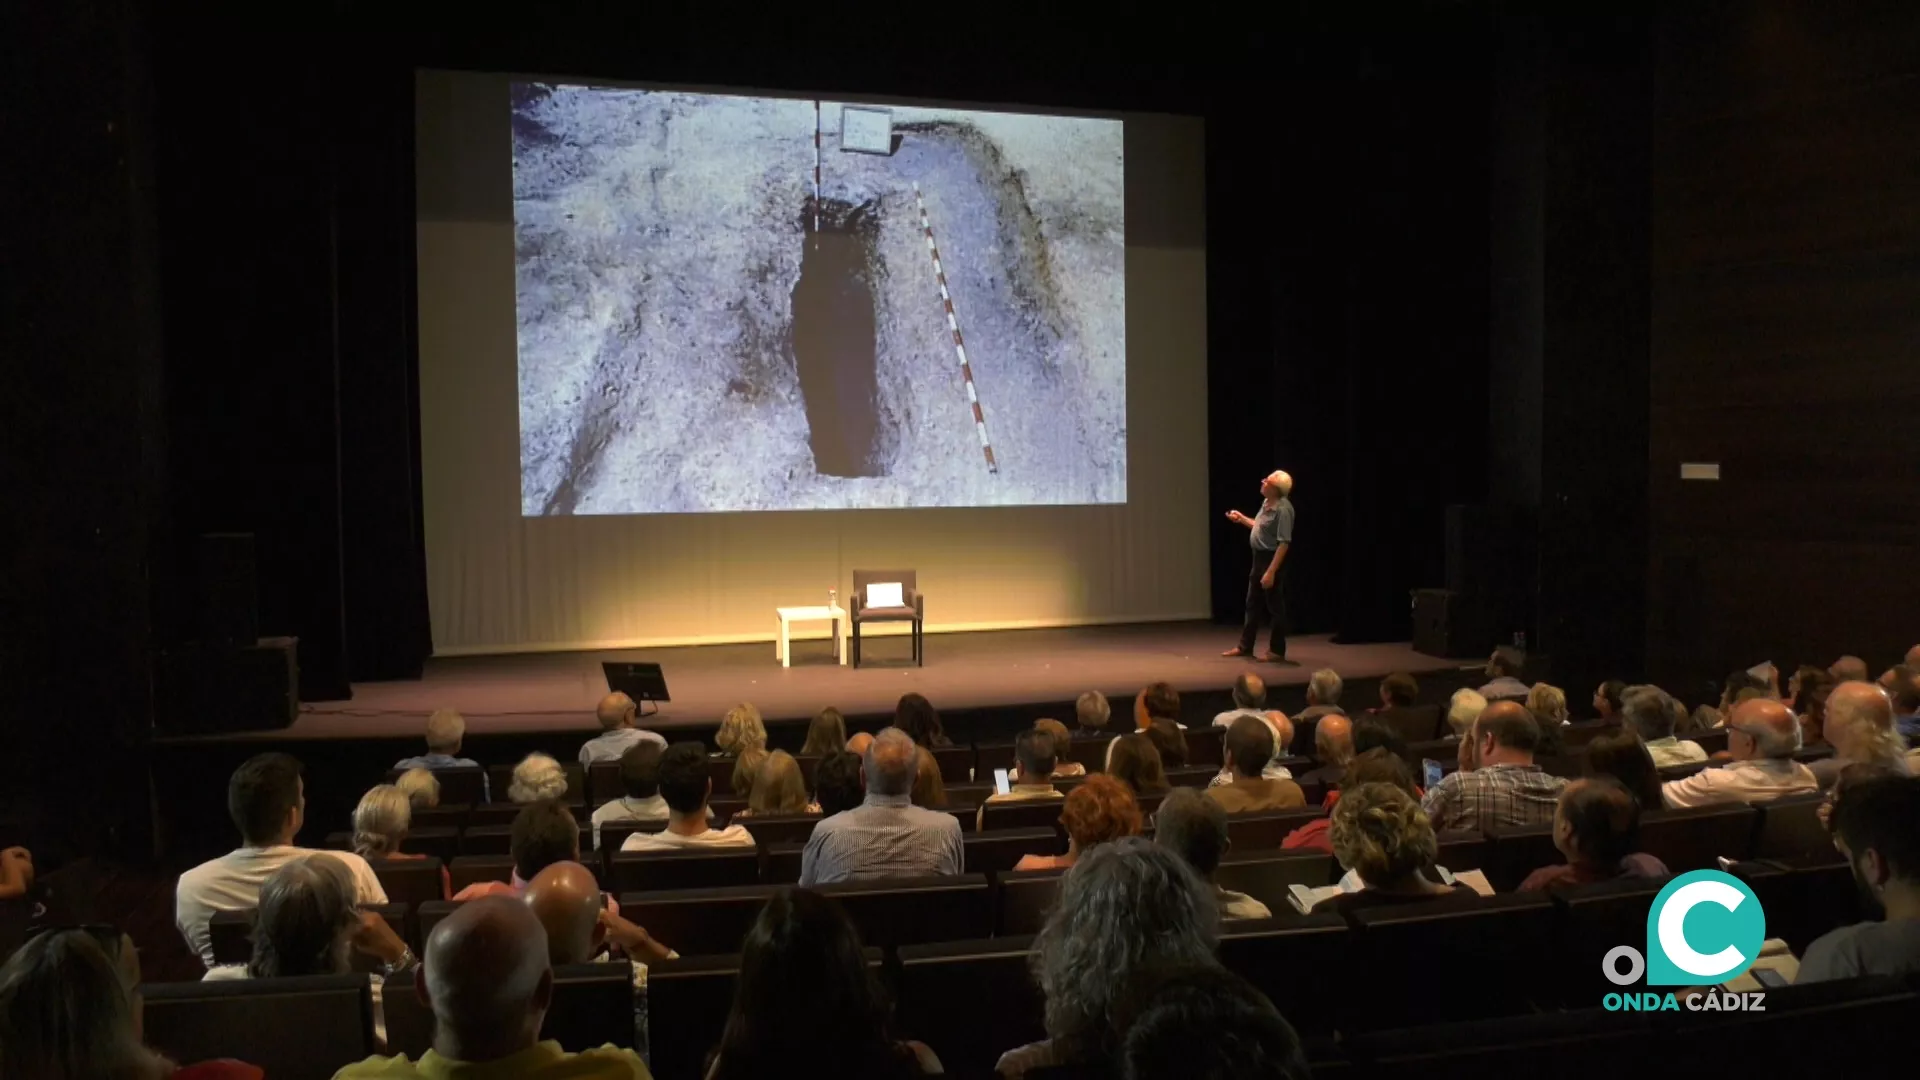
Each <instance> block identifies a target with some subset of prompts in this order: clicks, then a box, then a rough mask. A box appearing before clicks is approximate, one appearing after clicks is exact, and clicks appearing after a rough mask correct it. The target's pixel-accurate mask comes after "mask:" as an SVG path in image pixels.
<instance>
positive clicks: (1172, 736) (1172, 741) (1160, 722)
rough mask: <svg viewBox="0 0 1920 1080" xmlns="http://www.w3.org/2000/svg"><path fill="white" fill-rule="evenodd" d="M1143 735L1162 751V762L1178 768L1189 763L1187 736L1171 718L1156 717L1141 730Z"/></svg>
mask: <svg viewBox="0 0 1920 1080" xmlns="http://www.w3.org/2000/svg"><path fill="white" fill-rule="evenodd" d="M1140 734H1141V736H1142V737H1143V738H1145V739H1146V740H1147V741H1148V742H1150V743H1152V744H1153V748H1154V749H1155V750H1158V751H1159V752H1160V761H1161V763H1162V764H1163V765H1164V766H1165V767H1166V768H1169V769H1178V768H1181V767H1182V766H1184V765H1186V763H1187V737H1186V736H1185V735H1183V734H1181V733H1180V728H1179V726H1178V725H1176V724H1175V723H1174V722H1173V721H1171V720H1164V719H1156V720H1154V721H1153V722H1152V723H1151V724H1148V725H1147V726H1146V728H1145V729H1144V730H1142V731H1141V732H1140Z"/></svg>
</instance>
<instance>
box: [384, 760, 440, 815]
mask: <svg viewBox="0 0 1920 1080" xmlns="http://www.w3.org/2000/svg"><path fill="white" fill-rule="evenodd" d="M393 786H394V787H397V788H399V789H400V790H401V791H404V792H406V795H407V805H409V806H411V807H413V808H414V809H415V810H427V809H430V808H432V807H435V806H439V805H440V778H439V777H437V776H435V775H433V770H432V769H408V770H407V771H406V772H403V773H401V774H400V775H399V777H398V778H396V779H395V780H394V782H393Z"/></svg>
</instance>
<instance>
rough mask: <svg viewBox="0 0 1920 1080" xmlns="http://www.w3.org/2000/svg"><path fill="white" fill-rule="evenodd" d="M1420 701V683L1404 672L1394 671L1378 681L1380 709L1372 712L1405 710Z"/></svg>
mask: <svg viewBox="0 0 1920 1080" xmlns="http://www.w3.org/2000/svg"><path fill="white" fill-rule="evenodd" d="M1419 700H1420V683H1419V681H1418V680H1416V679H1415V678H1414V677H1413V676H1411V675H1409V674H1407V673H1406V672H1404V671H1396V672H1394V673H1393V674H1391V675H1389V676H1387V677H1386V678H1384V679H1381V680H1380V707H1379V708H1378V709H1375V710H1373V711H1374V712H1385V711H1386V710H1388V709H1407V708H1411V707H1412V706H1413V703H1414V702H1416V701H1419Z"/></svg>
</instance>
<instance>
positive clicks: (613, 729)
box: [580, 690, 667, 765]
mask: <svg viewBox="0 0 1920 1080" xmlns="http://www.w3.org/2000/svg"><path fill="white" fill-rule="evenodd" d="M593 712H594V715H595V717H597V718H598V719H599V721H600V734H598V735H595V736H594V737H593V738H591V739H588V740H587V741H586V742H585V743H584V744H582V745H581V747H580V764H582V765H591V764H593V763H594V762H596V761H619V760H620V757H621V755H623V754H625V753H626V752H627V751H629V750H631V749H633V748H634V747H636V746H639V745H640V744H641V743H652V744H653V745H655V746H657V747H659V748H660V749H662V750H665V749H666V748H667V738H666V736H664V735H661V734H660V733H658V732H654V731H646V730H643V729H642V728H640V727H639V726H637V721H638V718H639V715H640V706H638V705H635V704H634V703H633V699H632V698H630V697H628V696H627V695H625V694H623V693H621V692H619V691H618V690H616V691H614V692H613V693H611V694H608V695H607V696H606V697H603V698H601V699H600V704H599V705H598V706H596V707H595V708H594V710H593Z"/></svg>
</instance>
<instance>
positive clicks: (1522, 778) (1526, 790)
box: [1420, 701, 1567, 831]
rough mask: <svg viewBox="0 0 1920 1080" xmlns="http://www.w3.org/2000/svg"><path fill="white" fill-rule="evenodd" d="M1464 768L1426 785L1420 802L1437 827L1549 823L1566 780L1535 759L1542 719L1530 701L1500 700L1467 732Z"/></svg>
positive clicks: (1462, 750) (1461, 753) (1461, 752)
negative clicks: (1532, 710)
mask: <svg viewBox="0 0 1920 1080" xmlns="http://www.w3.org/2000/svg"><path fill="white" fill-rule="evenodd" d="M1460 741H1461V746H1460V750H1459V757H1460V769H1459V771H1457V772H1453V773H1449V774H1448V775H1447V776H1446V777H1445V778H1444V779H1442V780H1441V781H1440V782H1439V783H1438V784H1435V785H1434V786H1433V787H1431V788H1429V789H1427V797H1426V799H1425V800H1424V801H1422V802H1421V804H1420V805H1421V808H1422V809H1424V810H1426V812H1427V817H1429V818H1431V819H1432V821H1433V827H1434V830H1435V831H1445V830H1447V829H1488V828H1492V827H1493V826H1495V825H1508V826H1515V825H1545V824H1547V823H1549V822H1551V821H1552V820H1553V814H1554V809H1555V807H1556V806H1557V805H1558V803H1559V801H1560V790H1561V789H1562V788H1564V787H1566V786H1567V782H1566V781H1565V780H1564V779H1562V778H1560V777H1558V776H1554V775H1552V774H1550V773H1548V772H1547V771H1546V770H1545V769H1542V768H1541V767H1540V766H1538V765H1536V764H1534V762H1533V752H1534V750H1535V748H1537V747H1538V746H1539V745H1540V724H1539V723H1538V722H1537V721H1535V720H1534V718H1533V714H1532V713H1530V712H1528V711H1527V707H1526V706H1525V705H1522V704H1520V703H1519V702H1517V701H1496V702H1494V703H1493V704H1491V705H1489V706H1487V707H1486V708H1485V709H1484V710H1482V711H1481V713H1480V715H1479V716H1477V717H1475V718H1474V720H1473V724H1472V725H1471V726H1470V727H1469V728H1468V729H1467V732H1466V734H1465V736H1463V737H1462V739H1461V740H1460Z"/></svg>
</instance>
